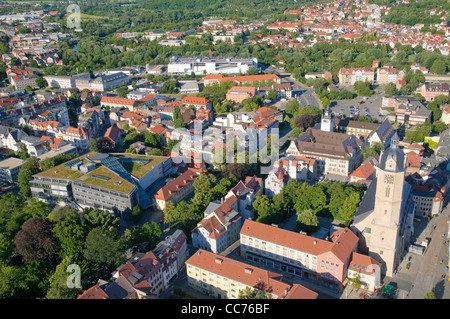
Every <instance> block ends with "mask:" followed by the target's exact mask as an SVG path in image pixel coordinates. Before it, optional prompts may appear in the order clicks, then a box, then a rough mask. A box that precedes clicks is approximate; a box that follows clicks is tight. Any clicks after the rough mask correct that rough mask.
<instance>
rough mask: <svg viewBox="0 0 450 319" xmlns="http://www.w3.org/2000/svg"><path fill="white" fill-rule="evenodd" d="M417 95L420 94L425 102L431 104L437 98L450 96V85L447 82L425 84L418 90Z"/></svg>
mask: <svg viewBox="0 0 450 319" xmlns="http://www.w3.org/2000/svg"><path fill="white" fill-rule="evenodd" d="M416 93H420V94H421V95H422V96H423V97H424V98H425V100H427V101H428V102H431V101H433V100H434V99H435V98H436V96H439V95H449V94H450V84H449V83H447V82H435V83H425V84H423V85H421V86H419V87H418V88H417V90H416Z"/></svg>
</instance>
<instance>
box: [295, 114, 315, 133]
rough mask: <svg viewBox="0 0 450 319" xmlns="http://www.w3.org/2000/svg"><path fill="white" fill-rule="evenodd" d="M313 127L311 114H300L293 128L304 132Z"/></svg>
mask: <svg viewBox="0 0 450 319" xmlns="http://www.w3.org/2000/svg"><path fill="white" fill-rule="evenodd" d="M313 125H314V117H313V116H312V115H311V114H302V115H300V116H299V117H297V118H296V119H295V126H296V127H298V128H302V129H303V130H306V129H307V128H309V127H312V126H313Z"/></svg>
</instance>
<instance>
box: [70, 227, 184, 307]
mask: <svg viewBox="0 0 450 319" xmlns="http://www.w3.org/2000/svg"><path fill="white" fill-rule="evenodd" d="M186 258H187V243H186V235H185V234H184V233H183V232H182V231H181V230H176V231H175V232H174V233H173V234H172V235H171V236H169V237H167V238H166V239H165V240H164V241H162V242H160V243H159V244H158V245H157V246H156V248H155V249H153V250H152V251H149V252H147V253H146V254H143V253H136V254H135V255H134V256H133V257H132V258H130V259H129V260H128V261H127V262H126V263H125V264H124V265H121V266H120V267H119V268H118V269H117V271H115V272H114V273H113V276H112V279H111V280H110V281H109V282H107V281H103V280H99V282H98V283H97V284H96V285H94V286H93V287H91V288H89V289H87V290H86V291H84V292H83V293H82V294H80V295H79V296H78V297H77V299H157V298H158V297H159V296H160V295H161V294H162V293H163V292H164V291H166V290H167V288H168V287H169V284H170V282H172V281H173V280H174V279H175V278H176V277H177V276H178V273H179V271H180V269H181V267H182V266H183V265H184V262H185V261H186Z"/></svg>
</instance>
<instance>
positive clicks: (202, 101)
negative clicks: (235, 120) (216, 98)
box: [181, 96, 212, 111]
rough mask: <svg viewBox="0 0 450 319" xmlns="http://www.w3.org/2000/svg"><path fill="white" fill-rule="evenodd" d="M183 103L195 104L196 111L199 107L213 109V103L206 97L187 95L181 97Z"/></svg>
mask: <svg viewBox="0 0 450 319" xmlns="http://www.w3.org/2000/svg"><path fill="white" fill-rule="evenodd" d="M181 104H183V105H187V106H189V105H192V106H194V109H195V111H197V110H198V109H206V110H212V103H211V101H210V100H208V99H207V98H204V97H195V96H185V97H183V98H182V99H181Z"/></svg>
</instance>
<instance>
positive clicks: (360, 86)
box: [353, 81, 374, 96]
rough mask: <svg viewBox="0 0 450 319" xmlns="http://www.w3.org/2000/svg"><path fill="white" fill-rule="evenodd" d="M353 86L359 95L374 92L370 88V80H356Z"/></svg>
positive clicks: (367, 94)
mask: <svg viewBox="0 0 450 319" xmlns="http://www.w3.org/2000/svg"><path fill="white" fill-rule="evenodd" d="M353 88H354V89H355V91H356V93H357V94H358V95H361V96H369V95H372V94H373V93H374V91H373V89H372V84H371V83H370V82H367V81H365V82H363V81H356V82H355V83H354V84H353Z"/></svg>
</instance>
